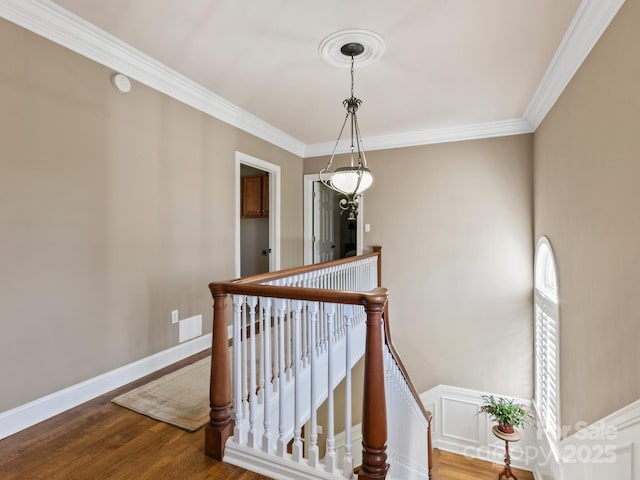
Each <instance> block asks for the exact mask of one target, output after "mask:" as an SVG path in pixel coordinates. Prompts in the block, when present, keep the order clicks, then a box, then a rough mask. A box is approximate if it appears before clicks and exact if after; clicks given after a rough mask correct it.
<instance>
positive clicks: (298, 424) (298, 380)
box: [291, 300, 303, 462]
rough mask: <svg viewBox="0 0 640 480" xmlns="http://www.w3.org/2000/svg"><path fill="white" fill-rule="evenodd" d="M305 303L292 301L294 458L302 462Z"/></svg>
mask: <svg viewBox="0 0 640 480" xmlns="http://www.w3.org/2000/svg"><path fill="white" fill-rule="evenodd" d="M302 305H303V303H302V302H301V301H300V300H294V301H292V302H291V307H292V309H293V315H294V325H293V346H294V362H295V364H294V375H295V376H294V378H295V408H294V415H295V420H294V421H295V427H294V432H293V435H294V441H293V452H292V455H293V460H294V461H296V462H301V461H302V457H303V451H302V447H303V445H302V411H303V408H302V386H303V385H302V344H301V341H302V330H301V328H300V317H301V313H302Z"/></svg>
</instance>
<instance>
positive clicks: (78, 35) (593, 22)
mask: <svg viewBox="0 0 640 480" xmlns="http://www.w3.org/2000/svg"><path fill="white" fill-rule="evenodd" d="M623 3H624V0H582V2H581V4H580V6H579V8H578V11H577V12H576V15H575V16H574V18H573V20H572V22H571V24H570V26H569V29H568V30H567V32H566V34H565V36H564V37H563V39H562V42H561V43H560V46H559V47H558V50H557V51H556V53H555V55H554V57H553V59H552V60H551V63H550V64H549V66H548V68H547V70H546V72H545V74H544V76H543V78H542V81H541V82H540V84H539V85H538V88H537V90H536V93H535V94H534V96H533V97H532V99H531V102H530V103H529V105H528V107H527V109H526V111H525V113H524V116H523V118H521V119H511V120H503V121H498V122H489V123H483V124H473V125H462V126H458V127H450V128H440V129H433V130H424V131H419V132H406V133H399V134H391V135H382V136H377V137H368V138H365V139H363V143H364V145H365V147H366V149H367V150H382V149H389V148H402V147H410V146H417V145H428V144H434V143H444V142H455V141H462V140H472V139H478V138H488V137H499V136H505V135H517V134H522V133H531V132H533V131H535V130H536V128H538V126H539V125H540V123H541V122H542V120H543V119H544V117H545V116H546V115H547V113H548V112H549V111H550V110H551V108H552V107H553V105H554V104H555V102H556V101H557V100H558V98H559V96H560V94H561V93H562V91H563V90H564V89H565V87H566V86H567V84H568V83H569V81H570V80H571V78H572V77H573V75H574V74H575V72H576V71H577V70H578V68H579V67H580V65H581V64H582V62H583V61H584V60H585V58H586V57H587V55H588V54H589V52H590V51H591V49H592V48H593V46H594V45H595V43H596V42H597V41H598V39H599V38H600V36H601V35H602V33H603V32H604V31H605V29H606V28H607V26H608V25H609V23H611V20H612V19H613V18H614V17H615V15H616V13H617V12H618V10H619V9H620V7H621V6H622V4H623ZM0 16H2V17H4V18H6V19H7V20H9V21H11V22H13V23H16V24H17V25H20V26H21V27H23V28H26V29H28V30H30V31H32V32H34V33H36V34H38V35H41V36H43V37H44V38H47V39H48V40H51V41H52V42H54V43H57V44H59V45H62V46H63V47H66V48H68V49H70V50H72V51H74V52H76V53H78V54H80V55H83V56H85V57H87V58H89V59H91V60H94V61H96V62H98V63H100V64H102V65H104V66H106V67H108V68H111V69H113V70H114V71H117V72H119V73H123V74H125V75H128V76H130V77H131V78H133V79H135V80H137V81H139V82H141V83H143V84H145V85H147V86H149V87H151V88H153V89H155V90H157V91H159V92H161V93H164V94H165V95H168V96H170V97H172V98H175V99H176V100H178V101H180V102H182V103H185V104H186V105H189V106H191V107H193V108H195V109H197V110H200V111H202V112H204V113H206V114H208V115H211V116H213V117H215V118H217V119H219V120H221V121H223V122H225V123H228V124H229V125H232V126H234V127H237V128H239V129H241V130H244V131H246V132H248V133H250V134H252V135H255V136H256V137H258V138H261V139H263V140H265V141H267V142H269V143H272V144H273V145H276V146H278V147H280V148H282V149H284V150H287V151H289V152H291V153H293V154H294V155H297V156H299V157H317V156H323V155H330V154H331V152H332V150H333V146H334V145H335V142H327V143H316V144H309V145H305V144H304V143H303V142H301V141H300V140H298V139H296V138H294V137H292V136H291V135H289V134H287V133H286V132H283V131H282V130H279V129H277V128H276V127H274V126H273V125H271V124H269V123H267V122H265V121H264V120H261V119H260V118H258V117H256V116H255V115H252V114H250V113H249V112H247V111H246V110H243V109H241V108H240V107H238V106H236V105H234V104H233V103H231V102H229V101H228V100H225V99H224V98H222V97H220V96H219V95H216V94H215V93H213V92H211V91H210V90H207V89H206V88H204V87H203V86H202V85H200V84H198V83H196V82H194V81H193V80H190V79H189V78H187V77H185V76H184V75H181V74H180V73H178V72H176V71H175V70H173V69H170V68H169V67H167V66H166V65H164V64H162V63H160V62H158V61H157V60H155V59H153V58H152V57H150V56H148V55H146V54H145V53H143V52H141V51H139V50H137V49H135V48H133V47H131V46H130V45H128V44H126V43H125V42H123V41H121V40H119V39H118V38H116V37H114V36H113V35H111V34H109V33H107V32H105V31H103V30H101V29H99V28H98V27H96V26H95V25H93V24H91V23H89V22H87V21H86V20H84V19H82V18H80V17H78V16H77V15H74V14H72V13H71V12H69V11H67V10H65V9H64V8H62V7H60V6H59V5H57V4H55V3H53V2H51V1H50V0H0ZM345 151H347V150H346V149H345V150H340V153H344V152H345Z"/></svg>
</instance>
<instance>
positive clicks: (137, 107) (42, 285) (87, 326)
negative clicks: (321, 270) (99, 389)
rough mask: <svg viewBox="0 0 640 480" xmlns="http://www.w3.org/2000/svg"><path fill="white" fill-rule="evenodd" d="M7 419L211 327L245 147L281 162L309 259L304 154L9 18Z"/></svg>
mask: <svg viewBox="0 0 640 480" xmlns="http://www.w3.org/2000/svg"><path fill="white" fill-rule="evenodd" d="M0 45H4V46H5V47H3V48H0V137H1V141H0V225H1V228H2V234H1V235H0V272H1V274H0V305H1V306H2V308H1V310H0V329H1V334H0V365H2V367H0V384H1V385H2V394H1V395H0V411H4V410H7V409H10V408H12V407H15V406H18V405H20V404H23V403H26V402H28V401H30V400H34V399H36V398H39V397H42V396H44V395H46V394H49V393H51V392H54V391H56V390H58V389H61V388H64V387H67V386H69V385H72V384H74V383H76V382H79V381H82V380H85V379H88V378H91V377H94V376H96V375H98V374H100V373H103V372H105V371H109V370H111V369H114V368H116V367H119V366H121V365H124V364H126V363H129V362H131V361H134V360H137V359H140V358H143V357H145V356H148V355H150V354H153V353H155V352H158V351H161V350H164V349H166V348H168V347H171V346H173V345H175V344H176V343H177V339H178V331H177V326H175V325H170V312H171V310H173V309H179V311H180V316H181V318H185V317H187V316H191V315H196V314H199V313H202V314H203V316H204V319H205V331H210V323H211V298H210V294H209V292H208V289H207V284H208V282H209V281H211V280H220V279H226V278H232V277H233V276H234V274H235V272H234V260H233V258H234V255H233V249H234V202H233V195H234V162H235V158H234V152H235V151H236V150H240V151H242V152H244V153H247V154H249V155H252V156H255V157H258V158H261V159H263V160H266V161H268V162H272V163H275V164H277V165H280V167H281V172H282V266H283V267H288V266H294V265H299V264H301V263H302V207H301V204H300V201H299V199H300V198H301V197H302V161H301V160H300V159H299V158H297V157H295V156H294V155H292V154H289V153H287V152H285V151H283V150H281V149H279V148H276V147H274V146H272V145H269V144H267V143H266V142H264V141H261V140H258V139H256V138H255V137H252V136H251V135H248V134H246V133H244V132H242V131H239V130H237V129H235V128H232V127H230V126H228V125H226V124H224V123H222V122H220V121H217V120H215V119H212V118H210V117H208V116H207V115H205V114H203V113H200V112H198V111H196V110H194V109H192V108H189V107H187V106H185V105H183V104H180V103H178V102H176V101H174V100H172V99H170V98H168V97H166V96H163V95H161V94H159V93H157V92H156V91H153V90H151V89H149V88H147V87H145V86H143V85H140V84H138V83H136V82H134V85H133V91H132V92H131V93H130V94H128V95H122V94H118V93H117V92H116V91H115V90H114V89H113V88H112V87H111V84H110V76H111V73H112V72H110V71H109V70H108V69H106V68H104V67H102V66H100V65H98V64H96V63H94V62H91V61H89V60H87V59H85V58H83V57H81V56H79V55H76V54H74V53H72V52H70V51H67V50H65V49H63V48H61V47H59V46H57V45H55V44H53V43H51V42H48V41H46V40H44V39H42V38H40V37H38V36H36V35H34V34H32V33H29V32H27V31H25V30H22V29H20V28H18V27H16V26H14V25H13V24H11V23H8V22H6V21H4V20H0Z"/></svg>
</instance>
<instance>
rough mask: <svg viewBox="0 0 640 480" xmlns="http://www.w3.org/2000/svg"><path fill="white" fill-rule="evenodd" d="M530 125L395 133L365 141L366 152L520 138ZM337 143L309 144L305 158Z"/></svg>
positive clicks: (489, 124) (517, 123)
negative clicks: (488, 139)
mask: <svg viewBox="0 0 640 480" xmlns="http://www.w3.org/2000/svg"><path fill="white" fill-rule="evenodd" d="M533 130H534V129H533V127H532V126H531V124H530V123H529V122H527V121H526V120H524V119H521V118H515V119H512V120H501V121H498V122H487V123H476V124H472V125H460V126H457V127H447V128H434V129H431V130H422V131H419V132H405V133H395V134H391V135H380V136H377V137H366V138H363V139H362V146H363V148H364V150H365V151H367V152H368V151H372V150H386V149H389V148H403V147H415V146H418V145H431V144H434V143H447V142H460V141H464V140H477V139H479V138H491V137H504V136H507V135H520V134H523V133H531V132H533ZM335 144H336V142H335V141H333V142H325V143H314V144H311V145H307V148H306V149H305V152H304V157H305V158H309V157H321V156H324V155H331V153H332V152H333V147H334V146H335ZM349 151H350V147H349V145H348V142H342V143H341V145H339V146H338V149H337V150H336V153H348V152H349Z"/></svg>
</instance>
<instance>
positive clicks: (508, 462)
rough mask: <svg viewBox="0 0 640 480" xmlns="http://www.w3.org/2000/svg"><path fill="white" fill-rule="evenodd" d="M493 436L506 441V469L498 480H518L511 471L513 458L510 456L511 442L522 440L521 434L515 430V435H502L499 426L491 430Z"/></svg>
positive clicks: (501, 472) (499, 475)
mask: <svg viewBox="0 0 640 480" xmlns="http://www.w3.org/2000/svg"><path fill="white" fill-rule="evenodd" d="M491 431H492V432H493V434H494V435H495V436H496V437H498V438H499V439H500V440H504V468H503V469H502V470H501V471H500V473H499V474H498V480H503V479H505V478H506V479H508V478H513V480H518V479H517V478H516V476H515V475H514V474H513V472H512V471H511V457H510V456H509V442H517V441H518V440H520V432H518V431H517V430H515V431H514V432H513V433H502V432H501V431H500V430H498V426H497V425H494V426H493V428H492V429H491Z"/></svg>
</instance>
